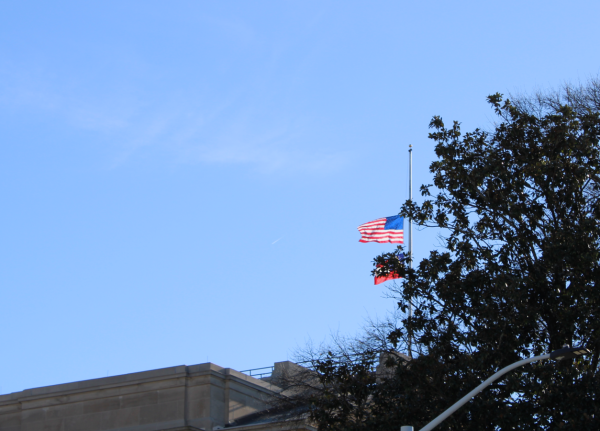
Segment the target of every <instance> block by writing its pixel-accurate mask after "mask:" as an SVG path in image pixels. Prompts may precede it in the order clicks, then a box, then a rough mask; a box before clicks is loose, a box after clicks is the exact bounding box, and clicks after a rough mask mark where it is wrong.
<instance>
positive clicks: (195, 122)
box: [0, 68, 350, 174]
mask: <svg viewBox="0 0 600 431" xmlns="http://www.w3.org/2000/svg"><path fill="white" fill-rule="evenodd" d="M9 72H12V73H7V71H6V68H4V69H0V77H6V76H9V78H10V79H5V80H4V84H0V90H2V91H1V93H3V94H4V95H3V96H2V98H0V105H7V106H8V107H17V108H18V109H22V110H23V111H24V112H27V111H34V112H33V114H34V115H31V117H32V118H35V117H36V116H44V115H50V116H53V117H55V118H56V119H58V120H59V121H63V122H65V123H68V124H70V125H71V126H73V127H76V128H79V129H84V130H90V131H94V132H96V133H100V134H103V135H105V136H106V139H107V142H110V144H111V146H112V147H113V148H115V155H114V159H113V161H112V163H111V166H112V167H113V168H114V167H118V166H121V165H123V164H126V163H127V162H128V161H129V160H131V159H132V158H135V157H136V156H137V155H138V154H139V153H140V151H143V150H144V148H149V147H155V148H159V149H160V150H161V151H160V154H161V155H165V154H166V155H167V156H168V158H169V157H170V158H171V162H175V163H184V164H195V163H199V164H235V165H246V166H249V167H252V168H253V169H256V170H258V171H260V172H263V173H270V172H304V173H321V174H322V173H330V172H335V171H338V170H339V169H342V168H343V167H344V166H345V165H347V164H348V163H349V161H350V154H349V153H348V152H344V151H327V150H326V149H320V148H319V149H315V147H318V145H316V144H313V143H312V142H311V141H312V139H311V133H310V132H311V130H312V128H313V125H312V124H311V121H310V120H304V121H302V120H298V119H297V118H295V117H294V116H293V115H292V114H286V113H285V112H271V113H270V115H269V114H268V113H266V112H263V111H262V110H261V109H260V107H256V108H243V107H240V105H241V103H240V102H239V100H237V98H236V97H235V95H230V96H229V97H228V98H223V100H220V101H219V102H218V103H214V104H211V103H210V102H209V101H207V102H204V103H200V102H198V101H196V100H191V98H190V97H186V96H179V97H173V98H172V99H171V100H159V101H154V103H149V102H147V101H146V102H144V101H143V100H140V98H139V97H137V98H136V97H134V93H135V91H134V90H133V89H127V88H124V89H122V91H119V92H116V91H111V92H109V93H107V94H103V93H98V92H93V93H92V92H85V91H77V90H78V89H77V88H71V87H68V86H65V85H63V86H62V87H61V85H59V84H56V83H50V82H49V81H46V80H44V79H43V78H41V76H40V74H39V73H36V74H19V73H18V71H16V70H14V69H13V70H9ZM61 90H62V91H61Z"/></svg>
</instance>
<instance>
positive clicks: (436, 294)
mask: <svg viewBox="0 0 600 431" xmlns="http://www.w3.org/2000/svg"><path fill="white" fill-rule="evenodd" d="M599 89H600V85H599V82H598V80H591V81H590V83H588V85H587V86H579V87H576V86H565V87H564V88H563V89H561V90H559V91H557V92H555V93H547V94H542V93H540V94H538V95H536V96H534V97H529V98H528V97H521V98H516V101H515V102H514V103H513V102H511V101H509V100H503V97H502V96H501V95H500V94H495V95H492V96H489V97H488V101H489V103H490V105H491V106H492V108H493V110H494V112H495V113H496V114H497V116H498V123H497V124H496V125H495V126H494V128H493V130H490V131H486V130H481V129H476V130H474V131H473V132H469V133H466V134H463V133H462V131H461V129H460V124H459V123H458V122H454V123H453V124H452V126H450V127H446V125H445V124H444V122H443V121H442V119H441V118H439V117H434V118H433V119H432V121H431V123H430V127H431V128H432V129H433V131H432V133H430V135H429V137H430V138H431V139H432V140H433V141H434V142H435V144H436V147H435V150H436V155H437V157H438V160H437V161H435V162H433V163H432V164H431V167H430V170H431V172H432V174H433V178H434V184H433V185H429V186H422V188H421V192H422V195H423V196H424V197H425V200H424V202H423V203H422V204H420V205H418V204H416V203H415V202H411V201H407V202H406V203H405V204H404V205H403V206H402V208H401V211H400V214H402V215H404V216H405V217H410V218H412V219H413V220H414V221H415V222H416V224H417V225H418V226H423V227H426V226H431V227H437V228H439V229H441V232H442V240H443V245H444V247H443V248H444V249H443V251H437V250H436V251H432V252H431V253H430V255H429V257H428V258H426V259H424V260H422V261H421V262H419V263H418V265H416V267H415V268H414V269H410V268H409V267H408V266H407V265H406V262H404V261H399V260H398V259H396V258H395V256H396V252H394V253H386V254H383V255H381V256H378V257H376V258H375V261H374V266H375V267H377V266H383V268H384V270H385V271H388V272H397V273H399V274H401V275H402V276H403V277H404V282H403V283H402V285H401V286H400V287H399V288H398V289H396V290H395V294H396V296H397V300H398V306H399V308H400V309H401V310H403V311H406V309H407V308H408V305H409V303H410V302H412V307H413V310H414V313H413V317H412V318H408V317H405V318H404V319H403V320H402V325H399V327H397V328H393V329H391V330H390V331H389V332H388V334H387V338H388V341H389V342H390V343H391V344H392V345H393V346H394V347H395V348H396V349H398V350H404V349H406V344H407V339H408V337H410V339H411V340H412V341H413V345H414V346H415V349H416V352H415V355H414V356H413V358H412V360H410V361H401V360H397V358H398V357H397V356H394V355H388V356H387V357H388V360H387V365H388V366H389V367H392V369H394V370H395V372H394V373H392V374H391V375H390V376H387V377H388V378H379V379H378V378H375V377H373V374H371V378H368V375H369V373H366V372H364V370H365V369H367V368H369V367H372V365H373V351H372V349H370V348H369V349H366V356H365V357H366V358H367V360H366V361H363V362H362V363H361V366H362V368H360V367H359V368H358V369H356V370H354V369H353V368H352V367H353V366H355V365H352V364H353V363H356V360H354V362H353V361H352V360H342V361H334V360H332V358H334V357H335V356H336V353H335V352H333V353H331V352H330V353H329V354H328V355H327V354H326V355H325V357H321V358H320V359H319V358H317V359H316V361H315V367H316V370H317V371H318V372H319V373H320V374H319V376H320V380H321V386H320V389H319V390H315V389H314V387H313V391H312V392H311V393H310V394H309V396H308V397H307V398H308V399H309V400H310V405H311V415H312V417H313V419H315V420H316V421H317V423H318V425H319V428H320V429H322V430H338V429H339V430H342V429H345V430H347V429H352V430H363V429H364V430H367V429H368V430H379V429H381V430H384V429H385V430H390V429H392V430H393V429H398V428H399V426H400V425H403V424H411V425H413V426H415V427H417V429H418V427H420V426H423V425H425V424H426V423H428V422H429V421H430V420H432V419H433V418H434V417H435V416H437V415H438V414H439V413H441V412H442V411H443V410H445V409H446V408H447V407H449V406H450V405H451V404H453V403H454V402H455V401H457V400H458V399H459V398H460V397H461V396H463V395H464V394H466V393H467V392H468V391H470V390H471V389H473V388H474V387H475V386H477V385H478V384H479V383H480V382H481V381H483V380H485V379H486V378H487V377H489V376H490V375H491V374H493V373H494V372H495V371H497V370H498V369H500V368H502V367H504V366H506V365H508V364H511V363H513V362H515V361H517V360H520V359H523V358H527V357H530V356H533V355H538V354H543V353H546V352H549V351H551V350H555V349H558V348H560V347H562V346H563V345H564V344H570V345H584V346H587V347H588V348H590V349H591V350H592V351H593V355H592V356H590V357H586V358H580V359H577V360H574V361H563V362H559V363H550V362H548V361H546V362H540V363H533V364H531V365H528V366H525V367H523V368H522V369H520V370H516V371H513V372H511V374H510V375H509V376H508V377H506V378H504V379H503V380H501V381H500V382H498V383H497V384H494V385H493V386H491V387H490V388H488V389H487V390H486V391H485V392H484V393H482V394H480V395H479V396H478V397H476V398H475V399H474V400H473V401H472V402H470V403H469V404H467V405H466V406H465V407H463V408H462V409H461V410H460V411H458V412H456V413H455V414H454V415H453V416H451V417H450V418H449V419H448V420H447V421H446V422H445V423H444V424H442V425H441V426H440V427H439V429H447V430H458V429H460V430H483V429H490V430H491V429H523V430H525V429H527V430H530V429H550V428H551V429H561V428H564V429H567V428H569V429H590V430H591V429H594V430H597V429H600V399H599V397H598V396H599V391H600V374H599V354H600V265H599V263H600V199H599V196H600V195H599V192H600V145H599V136H600V115H599V108H600V103H599V101H600V98H599V97H597V95H598V94H600V91H598V90H599ZM594 97H596V98H595V99H594ZM359 362H360V361H359ZM353 371H357V372H358V374H357V375H358V376H362V377H361V378H362V380H361V379H357V378H356V376H355V375H353V374H352V372H353ZM354 399H356V400H357V402H354V401H353V400H354ZM367 401H368V402H367Z"/></svg>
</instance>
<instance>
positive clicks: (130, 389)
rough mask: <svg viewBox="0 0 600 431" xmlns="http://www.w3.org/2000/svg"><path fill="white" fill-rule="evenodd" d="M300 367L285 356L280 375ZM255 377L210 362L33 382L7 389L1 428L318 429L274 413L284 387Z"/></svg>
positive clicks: (0, 407)
mask: <svg viewBox="0 0 600 431" xmlns="http://www.w3.org/2000/svg"><path fill="white" fill-rule="evenodd" d="M295 367H299V366H298V365H296V364H294V363H291V362H278V363H276V364H275V366H274V367H273V371H272V372H273V376H276V375H277V374H281V373H285V372H287V370H290V369H293V368H295ZM256 377H259V378H256ZM256 377H253V376H250V375H248V374H244V373H241V372H238V371H235V370H233V369H231V368H222V367H219V366H217V365H215V364H212V363H206V364H199V365H192V366H185V365H180V366H176V367H170V368H161V369H158V370H151V371H143V372H140V373H132V374H125V375H121V376H113V377H104V378H100V379H92V380H84V381H81V382H74V383H65V384H61V385H53V386H46V387H41V388H34V389H27V390H24V391H21V392H15V393H12V394H7V395H0V430H1V431H108V430H111V431H159V430H160V431H188V430H189V431H194V430H204V431H216V430H219V429H223V428H227V430H231V431H263V430H264V431H280V430H291V429H294V430H299V431H303V430H304V431H315V429H314V428H313V427H311V426H310V425H308V424H307V423H306V422H305V421H304V420H301V419H298V417H297V416H294V415H291V416H290V415H285V414H273V413H270V411H269V410H268V407H269V404H268V400H269V398H270V396H272V395H273V394H276V393H279V392H281V389H280V388H279V387H277V386H275V385H273V384H271V381H272V380H271V379H270V378H269V377H265V376H264V375H262V376H256ZM260 377H262V378H260Z"/></svg>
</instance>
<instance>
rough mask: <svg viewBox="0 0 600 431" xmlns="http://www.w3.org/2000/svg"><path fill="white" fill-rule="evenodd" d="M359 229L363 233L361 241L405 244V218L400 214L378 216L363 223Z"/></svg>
mask: <svg viewBox="0 0 600 431" xmlns="http://www.w3.org/2000/svg"><path fill="white" fill-rule="evenodd" d="M358 231H359V232H360V234H361V238H360V239H359V242H380V243H384V242H391V243H392V244H404V218H403V217H400V216H399V215H395V216H391V217H383V218H378V219H377V220H373V221H370V222H368V223H365V224H361V225H360V226H359V227H358Z"/></svg>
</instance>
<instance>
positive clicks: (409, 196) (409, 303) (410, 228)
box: [408, 144, 413, 358]
mask: <svg viewBox="0 0 600 431" xmlns="http://www.w3.org/2000/svg"><path fill="white" fill-rule="evenodd" d="M408 199H409V200H410V201H411V203H412V144H411V145H409V146H408ZM412 236H413V231H412V219H410V218H409V219H408V255H409V256H410V260H409V268H411V269H412V258H413V256H412V242H413V240H412V239H413V238H412ZM408 317H409V319H410V318H412V298H409V300H408ZM408 356H409V357H410V358H412V333H411V332H410V331H409V332H408Z"/></svg>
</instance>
